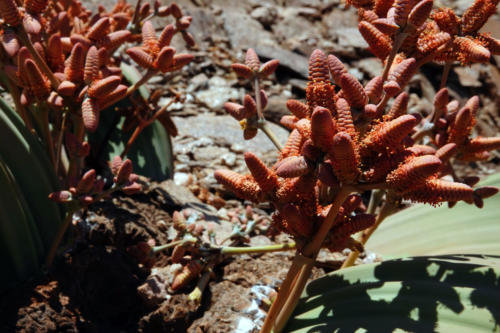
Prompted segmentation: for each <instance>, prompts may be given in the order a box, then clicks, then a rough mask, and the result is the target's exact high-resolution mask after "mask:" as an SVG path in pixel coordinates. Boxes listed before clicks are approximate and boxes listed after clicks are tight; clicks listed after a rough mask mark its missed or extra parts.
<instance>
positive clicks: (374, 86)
mask: <svg viewBox="0 0 500 333" xmlns="http://www.w3.org/2000/svg"><path fill="white" fill-rule="evenodd" d="M383 84H384V82H383V81H382V77H381V76H375V77H374V78H373V79H371V80H370V81H369V82H368V83H367V84H366V86H365V93H366V95H367V96H368V98H369V99H370V102H372V103H378V102H380V100H381V99H382V94H383V92H384V90H383Z"/></svg>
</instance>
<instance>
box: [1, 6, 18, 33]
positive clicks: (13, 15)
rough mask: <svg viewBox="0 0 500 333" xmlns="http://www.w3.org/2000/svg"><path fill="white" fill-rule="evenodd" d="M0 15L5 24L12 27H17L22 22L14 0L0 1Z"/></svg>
mask: <svg viewBox="0 0 500 333" xmlns="http://www.w3.org/2000/svg"><path fill="white" fill-rule="evenodd" d="M0 15H1V16H2V18H3V19H4V21H5V23H7V24H8V25H11V26H13V27H15V26H18V25H19V24H21V22H22V18H21V13H20V12H19V9H18V8H17V4H16V1H15V0H2V1H0Z"/></svg>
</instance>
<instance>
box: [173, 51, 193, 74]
mask: <svg viewBox="0 0 500 333" xmlns="http://www.w3.org/2000/svg"><path fill="white" fill-rule="evenodd" d="M193 60H194V56H193V55H192V54H188V53H178V54H176V55H175V56H174V68H173V69H174V70H178V69H181V68H182V67H184V66H186V65H187V64H189V63H190V62H191V61H193Z"/></svg>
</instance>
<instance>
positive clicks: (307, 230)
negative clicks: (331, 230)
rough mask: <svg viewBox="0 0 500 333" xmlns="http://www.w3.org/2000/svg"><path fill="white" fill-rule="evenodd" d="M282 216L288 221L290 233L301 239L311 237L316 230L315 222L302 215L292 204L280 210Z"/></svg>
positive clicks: (287, 204) (285, 205)
mask: <svg viewBox="0 0 500 333" xmlns="http://www.w3.org/2000/svg"><path fill="white" fill-rule="evenodd" d="M279 212H280V214H281V215H282V216H283V218H284V219H285V220H286V225H287V227H288V228H290V229H291V230H289V231H288V232H289V233H291V234H293V235H297V236H300V237H309V236H311V234H312V232H313V228H314V224H313V221H311V219H309V218H307V217H306V216H304V214H302V212H301V211H300V209H299V208H298V207H297V206H295V205H292V204H289V203H286V204H284V205H283V207H281V208H280V209H279Z"/></svg>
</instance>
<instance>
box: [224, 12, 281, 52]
mask: <svg viewBox="0 0 500 333" xmlns="http://www.w3.org/2000/svg"><path fill="white" fill-rule="evenodd" d="M222 18H223V20H224V29H225V30H226V32H227V34H228V37H229V41H230V43H231V45H232V46H233V48H235V49H248V48H251V47H252V48H256V47H258V46H261V45H274V44H276V42H275V40H274V37H273V35H272V34H271V33H270V32H269V31H266V30H264V29H262V25H261V24H260V23H259V22H257V21H256V20H254V19H253V18H251V17H250V16H249V15H248V14H246V13H241V12H235V11H232V10H225V11H224V12H223V13H222Z"/></svg>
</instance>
